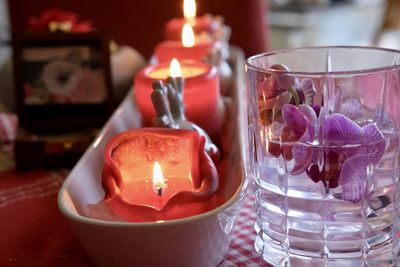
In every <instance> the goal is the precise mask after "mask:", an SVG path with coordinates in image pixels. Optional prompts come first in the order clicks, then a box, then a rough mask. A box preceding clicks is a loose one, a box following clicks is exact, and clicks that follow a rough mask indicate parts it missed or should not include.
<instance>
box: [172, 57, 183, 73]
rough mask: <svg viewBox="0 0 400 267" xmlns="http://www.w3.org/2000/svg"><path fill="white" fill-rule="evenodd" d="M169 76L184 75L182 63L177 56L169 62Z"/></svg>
mask: <svg viewBox="0 0 400 267" xmlns="http://www.w3.org/2000/svg"><path fill="white" fill-rule="evenodd" d="M169 76H171V77H172V78H177V77H182V70H181V64H179V61H178V60H177V59H176V58H173V59H172V60H171V63H170V64H169Z"/></svg>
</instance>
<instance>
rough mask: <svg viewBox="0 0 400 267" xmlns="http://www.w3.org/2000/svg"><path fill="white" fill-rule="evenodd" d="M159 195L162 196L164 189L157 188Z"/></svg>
mask: <svg viewBox="0 0 400 267" xmlns="http://www.w3.org/2000/svg"><path fill="white" fill-rule="evenodd" d="M156 189H157V195H158V196H162V188H161V187H157V188H156Z"/></svg>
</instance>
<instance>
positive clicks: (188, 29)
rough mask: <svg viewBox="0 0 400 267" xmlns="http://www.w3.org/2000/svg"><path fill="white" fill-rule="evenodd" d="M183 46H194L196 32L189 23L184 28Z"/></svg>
mask: <svg viewBox="0 0 400 267" xmlns="http://www.w3.org/2000/svg"><path fill="white" fill-rule="evenodd" d="M182 45H183V46H184V47H192V46H194V32H193V29H192V26H190V24H189V23H185V25H183V28H182Z"/></svg>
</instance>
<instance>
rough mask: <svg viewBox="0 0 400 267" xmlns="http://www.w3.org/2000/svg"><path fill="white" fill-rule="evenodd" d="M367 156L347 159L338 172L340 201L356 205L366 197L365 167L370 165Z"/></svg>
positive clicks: (362, 155) (369, 159)
mask: <svg viewBox="0 0 400 267" xmlns="http://www.w3.org/2000/svg"><path fill="white" fill-rule="evenodd" d="M371 163H372V162H371V156H370V155H369V154H361V155H357V156H354V157H351V158H349V159H347V160H346V161H345V162H344V163H343V165H342V170H341V172H340V178H339V184H340V185H342V199H343V200H346V201H351V202H353V203H357V202H359V201H360V200H363V199H365V198H366V197H368V179H367V167H368V165H369V164H371Z"/></svg>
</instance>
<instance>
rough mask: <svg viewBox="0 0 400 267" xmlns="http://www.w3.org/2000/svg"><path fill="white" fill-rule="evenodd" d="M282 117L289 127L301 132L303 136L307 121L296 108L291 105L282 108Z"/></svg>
mask: <svg viewBox="0 0 400 267" xmlns="http://www.w3.org/2000/svg"><path fill="white" fill-rule="evenodd" d="M282 116H283V119H284V120H285V123H286V125H287V126H289V127H290V128H292V129H295V130H296V131H298V132H301V134H303V133H304V131H305V129H306V119H305V118H304V116H303V114H302V113H301V112H300V110H299V109H298V108H297V107H296V106H294V105H291V104H286V105H284V106H283V108H282Z"/></svg>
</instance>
